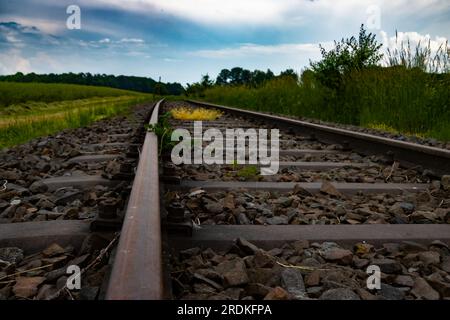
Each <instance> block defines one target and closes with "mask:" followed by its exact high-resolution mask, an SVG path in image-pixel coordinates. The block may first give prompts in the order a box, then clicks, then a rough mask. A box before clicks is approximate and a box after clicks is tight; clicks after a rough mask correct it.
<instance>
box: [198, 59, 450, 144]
mask: <svg viewBox="0 0 450 320" xmlns="http://www.w3.org/2000/svg"><path fill="white" fill-rule="evenodd" d="M305 78H306V79H305ZM203 100H205V101H209V102H214V103H221V104H225V105H229V106H236V107H243V108H248V109H252V110H258V111H268V112H275V113H280V114H287V115H293V116H299V117H306V118H314V119H320V120H325V121H332V122H338V123H344V124H353V125H359V126H363V127H369V128H375V129H382V130H387V131H393V132H401V133H403V134H407V135H418V136H423V137H432V138H436V139H439V140H443V141H450V74H444V75H433V74H429V73H425V72H422V71H421V70H417V69H411V70H409V69H405V68H402V67H394V68H374V69H368V70H363V71H358V72H352V73H351V74H350V75H349V76H348V78H347V79H346V81H345V84H344V86H343V87H342V90H340V91H339V92H336V91H332V90H330V89H328V88H326V87H324V86H322V85H321V84H320V83H318V82H317V81H315V80H314V78H309V79H308V78H307V77H303V81H300V83H297V82H295V81H293V80H292V79H288V78H286V79H276V80H273V81H270V82H267V83H266V84H265V85H264V86H262V87H260V88H248V87H245V86H222V87H220V86H216V87H213V88H210V89H208V90H206V91H205V93H204V97H203Z"/></svg>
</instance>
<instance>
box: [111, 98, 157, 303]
mask: <svg viewBox="0 0 450 320" xmlns="http://www.w3.org/2000/svg"><path fill="white" fill-rule="evenodd" d="M162 102H163V100H160V101H158V103H156V105H155V107H154V108H153V112H152V116H151V119H150V124H155V123H157V122H158V114H159V107H160V105H161V103H162ZM159 199H160V198H159V172H158V137H157V136H156V135H155V134H154V133H153V132H147V133H146V136H145V141H144V146H143V148H142V152H141V154H140V159H139V164H138V167H137V171H136V177H135V179H134V182H133V188H132V191H131V195H130V199H129V202H128V207H127V211H126V215H125V219H124V222H123V226H122V231H121V236H120V241H119V245H118V247H117V252H116V256H115V258H114V265H113V268H112V272H111V276H110V280H109V284H108V289H107V293H106V299H107V300H157V299H162V298H163V281H162V279H163V275H162V274H163V270H162V249H161V222H160V210H159V209H160V204H159Z"/></svg>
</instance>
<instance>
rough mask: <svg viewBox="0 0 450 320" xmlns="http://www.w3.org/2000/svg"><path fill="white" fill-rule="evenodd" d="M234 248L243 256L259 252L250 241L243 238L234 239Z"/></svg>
mask: <svg viewBox="0 0 450 320" xmlns="http://www.w3.org/2000/svg"><path fill="white" fill-rule="evenodd" d="M236 246H237V247H238V248H239V249H240V250H241V251H242V252H243V253H245V254H247V255H253V254H255V253H256V252H258V251H260V250H261V249H259V248H258V247H257V246H255V245H254V244H253V243H251V242H250V241H247V240H245V239H244V238H237V239H236Z"/></svg>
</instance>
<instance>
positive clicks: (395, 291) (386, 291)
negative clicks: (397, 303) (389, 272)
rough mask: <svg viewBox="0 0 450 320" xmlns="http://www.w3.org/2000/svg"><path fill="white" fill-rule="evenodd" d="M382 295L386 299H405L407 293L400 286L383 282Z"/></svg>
mask: <svg viewBox="0 0 450 320" xmlns="http://www.w3.org/2000/svg"><path fill="white" fill-rule="evenodd" d="M380 295H381V296H382V297H383V299H385V300H403V299H405V293H404V292H403V291H402V290H400V289H399V288H396V287H393V286H390V285H388V284H384V283H382V284H381V290H380Z"/></svg>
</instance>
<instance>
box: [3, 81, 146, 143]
mask: <svg viewBox="0 0 450 320" xmlns="http://www.w3.org/2000/svg"><path fill="white" fill-rule="evenodd" d="M151 99H152V96H151V95H146V94H140V93H135V92H132V91H125V90H118V89H111V88H103V87H90V86H78V85H66V84H40V83H12V82H0V148H5V147H9V146H13V145H16V144H20V143H24V142H26V141H28V140H30V139H33V138H35V137H39V136H45V135H49V134H52V133H55V132H58V131H60V130H63V129H66V128H76V127H83V126H86V125H88V124H90V123H92V122H94V121H97V120H99V119H102V118H106V117H110V116H114V115H118V114H124V113H126V112H127V111H128V109H129V107H131V106H133V105H136V104H137V103H140V102H144V101H146V100H151Z"/></svg>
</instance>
